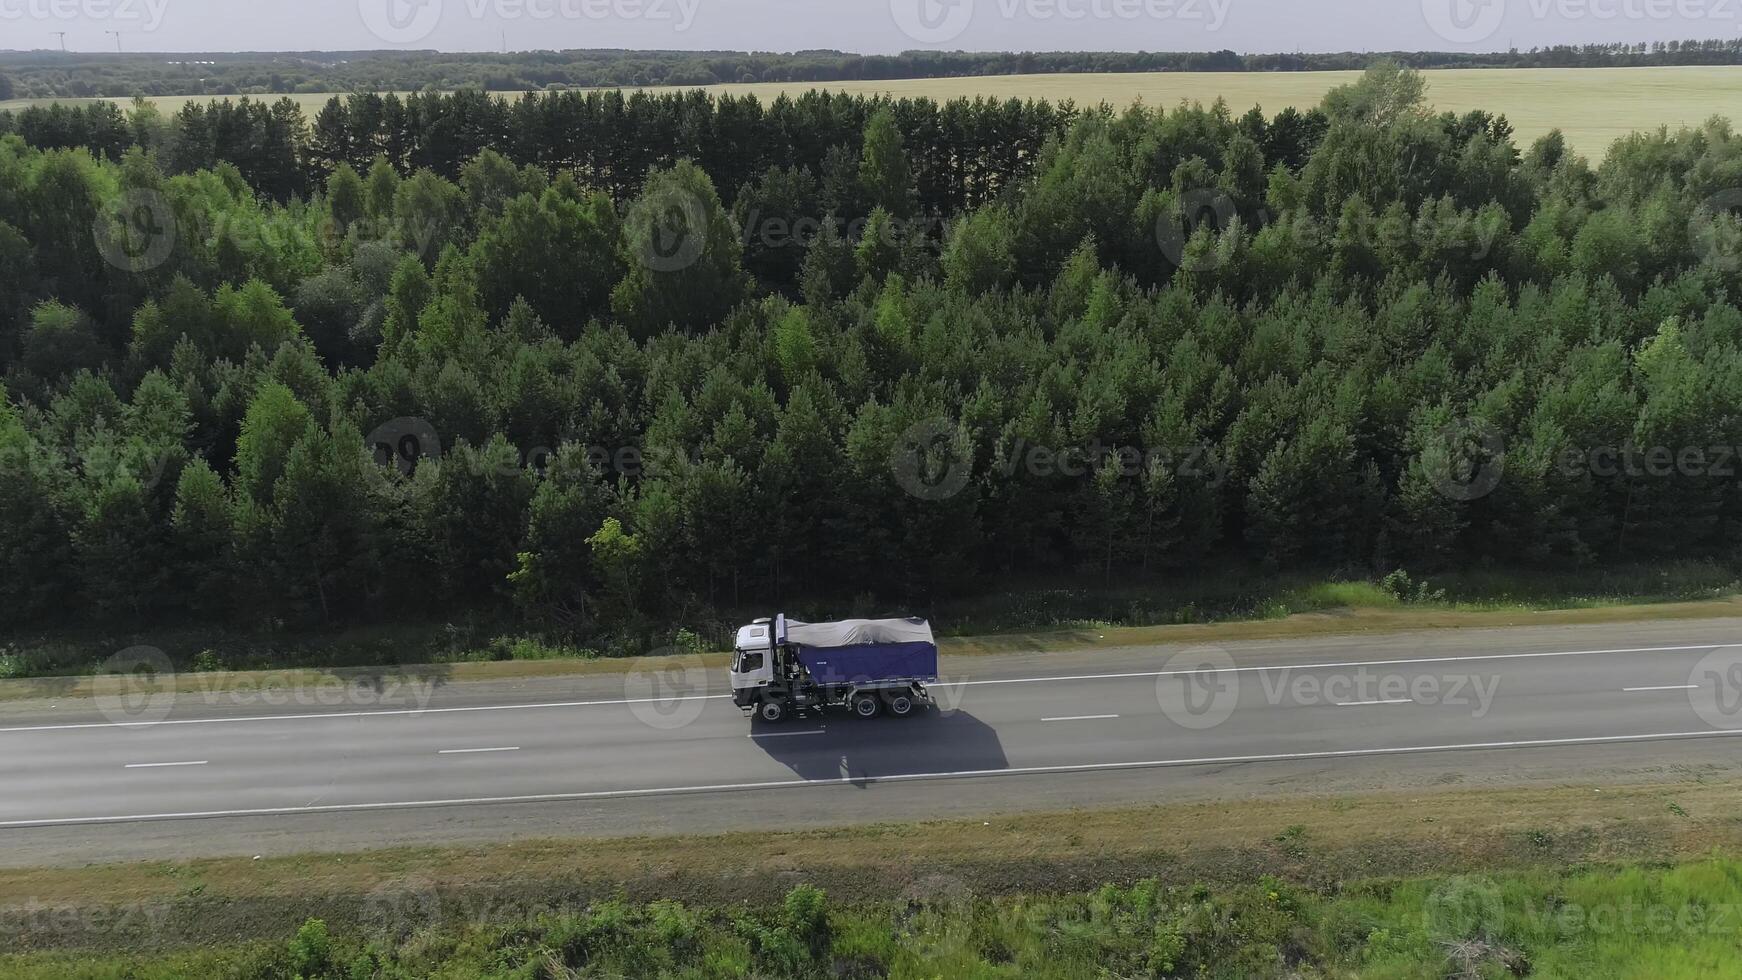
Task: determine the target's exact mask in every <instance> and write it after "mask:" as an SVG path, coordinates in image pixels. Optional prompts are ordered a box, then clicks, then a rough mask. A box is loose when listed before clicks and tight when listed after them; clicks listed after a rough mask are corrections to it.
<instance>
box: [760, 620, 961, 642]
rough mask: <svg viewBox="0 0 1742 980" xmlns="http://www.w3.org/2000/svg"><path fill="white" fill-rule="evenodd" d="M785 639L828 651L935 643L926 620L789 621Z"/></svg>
mask: <svg viewBox="0 0 1742 980" xmlns="http://www.w3.org/2000/svg"><path fill="white" fill-rule="evenodd" d="M786 639H787V641H788V642H790V643H797V644H801V645H803V646H807V647H818V648H823V649H827V648H829V647H850V646H858V645H860V644H864V643H933V644H935V643H936V641H935V640H933V639H932V635H931V624H930V623H928V622H926V621H925V620H923V619H843V620H841V621H840V622H838V623H800V622H795V621H793V620H790V619H789V620H787V621H786Z"/></svg>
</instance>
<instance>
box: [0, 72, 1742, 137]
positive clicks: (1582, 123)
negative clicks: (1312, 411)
mask: <svg viewBox="0 0 1742 980" xmlns="http://www.w3.org/2000/svg"><path fill="white" fill-rule="evenodd" d="M1422 74H1424V75H1425V76H1427V79H1428V86H1429V87H1428V98H1429V100H1430V101H1431V102H1433V103H1434V105H1435V106H1436V107H1438V108H1440V109H1446V110H1451V111H1455V112H1467V111H1469V110H1471V109H1485V110H1488V111H1490V112H1498V113H1504V114H1505V115H1506V117H1507V119H1508V120H1510V121H1511V123H1512V125H1513V128H1514V131H1515V132H1516V133H1517V137H1518V139H1519V140H1520V141H1521V142H1522V143H1524V144H1528V142H1529V141H1530V140H1533V139H1535V138H1536V137H1538V136H1541V135H1542V134H1544V133H1546V132H1548V131H1549V130H1550V129H1554V128H1559V129H1560V130H1561V131H1562V132H1564V133H1565V134H1566V137H1567V141H1568V143H1569V144H1570V145H1571V146H1572V147H1573V148H1574V149H1575V150H1577V151H1578V152H1580V153H1583V154H1585V155H1586V156H1589V157H1591V158H1592V159H1593V160H1597V159H1600V158H1601V157H1602V156H1603V155H1604V153H1606V152H1607V150H1608V148H1609V145H1610V144H1611V143H1613V142H1614V141H1615V140H1617V139H1620V138H1621V137H1623V136H1626V135H1627V134H1628V133H1632V132H1636V131H1642V130H1655V129H1656V128H1657V127H1659V126H1669V127H1670V128H1672V129H1674V128H1677V127H1681V126H1697V125H1699V124H1700V123H1702V122H1704V121H1705V120H1706V119H1707V118H1708V117H1710V116H1714V115H1724V116H1728V115H1731V114H1733V113H1735V112H1736V107H1737V105H1738V104H1742V68H1724V67H1718V68H1710V67H1688V68H1468V69H1439V70H1429V71H1425V72H1423V73H1422ZM1358 76H1359V73H1358V72H1335V71H1328V72H1147V73H1144V72H1138V73H1128V74H1052V75H994V76H980V77H965V78H913V79H894V80H884V81H849V82H830V83H813V82H792V83H784V82H758V83H749V84H728V85H714V86H708V87H707V90H708V91H713V92H732V93H736V94H754V95H756V96H758V97H760V98H762V99H763V100H764V101H768V100H772V99H774V98H775V97H777V96H779V95H782V94H794V93H798V92H804V91H807V90H809V89H813V88H828V89H832V90H836V91H845V92H852V93H864V94H878V93H885V92H887V93H889V94H891V95H894V96H896V97H915V96H922V97H928V98H934V99H949V98H954V97H957V96H967V97H973V96H978V95H987V96H995V97H999V98H1005V97H1012V96H1014V97H1016V98H1025V99H1026V98H1034V99H1049V100H1053V101H1059V100H1063V99H1073V100H1075V101H1076V102H1077V103H1078V104H1093V103H1097V102H1108V103H1111V104H1114V105H1119V106H1123V105H1128V104H1130V103H1132V102H1134V101H1137V100H1139V99H1141V100H1143V101H1144V102H1145V103H1147V104H1149V105H1152V106H1162V107H1164V108H1165V107H1168V106H1172V105H1174V104H1176V103H1178V102H1180V101H1182V100H1192V101H1199V102H1203V103H1205V104H1209V103H1210V102H1213V101H1214V100H1215V99H1217V98H1218V97H1219V98H1224V99H1226V100H1227V102H1228V104H1229V106H1230V107H1232V108H1233V109H1234V111H1236V112H1244V111H1245V110H1246V109H1248V108H1250V107H1252V106H1253V105H1261V106H1263V107H1264V109H1265V111H1266V112H1269V113H1275V112H1278V111H1280V110H1282V109H1283V108H1285V107H1287V106H1294V107H1296V108H1307V107H1310V106H1314V105H1317V104H1318V102H1319V100H1320V99H1322V98H1324V95H1325V93H1326V92H1328V91H1330V90H1331V89H1332V88H1334V87H1336V86H1338V85H1343V84H1347V83H1349V82H1351V81H1353V80H1355V78H1357V77H1358ZM500 94H502V95H503V96H505V97H512V96H514V95H516V94H518V93H500ZM251 97H252V98H265V99H269V100H270V99H277V98H280V97H281V96H273V95H266V96H251ZM330 97H331V96H330V94H325V93H323V94H301V95H292V96H289V98H292V99H294V100H296V102H297V103H298V104H299V105H301V106H302V107H303V110H304V111H305V112H308V113H311V114H312V113H314V112H316V111H318V110H319V109H320V107H321V106H322V105H325V104H326V101H327V99H328V98H330ZM207 99H208V97H207V96H168V97H162V98H158V99H156V100H155V101H156V102H157V104H158V105H159V106H160V107H161V108H162V109H163V110H164V111H166V112H174V111H177V110H179V109H180V108H181V106H182V105H183V104H184V103H186V102H189V101H206V100H207ZM62 101H68V102H78V101H90V100H79V99H68V100H62ZM25 104H27V103H26V102H24V101H15V102H10V103H0V108H8V107H18V106H21V105H25Z"/></svg>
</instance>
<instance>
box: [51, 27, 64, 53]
mask: <svg viewBox="0 0 1742 980" xmlns="http://www.w3.org/2000/svg"><path fill="white" fill-rule="evenodd" d="M49 33H50V34H53V35H54V36H55V37H58V38H60V53H61V54H66V53H67V32H66V31H49Z"/></svg>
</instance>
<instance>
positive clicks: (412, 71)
mask: <svg viewBox="0 0 1742 980" xmlns="http://www.w3.org/2000/svg"><path fill="white" fill-rule="evenodd" d="M1391 57H1393V58H1394V59H1396V60H1398V61H1400V62H1402V63H1403V64H1405V65H1408V66H1409V67H1412V68H1574V67H1579V68H1610V67H1614V68H1622V67H1635V68H1637V67H1646V66H1662V65H1734V64H1738V63H1742V41H1739V40H1737V39H1736V38H1718V39H1712V40H1687V41H1652V42H1634V43H1613V44H1563V45H1553V46H1547V47H1541V48H1531V49H1528V50H1512V51H1502V52H1470V51H1456V52H1454V51H1421V52H1416V51H1410V52H1397V53H1395V54H1393V55H1392V56H1391ZM1373 58H1374V55H1373V54H1372V53H1371V52H1353V51H1345V52H1329V53H1324V52H1298V51H1297V52H1289V53H1276V54H1262V53H1256V54H1237V53H1235V52H1233V51H1225V50H1224V51H1140V52H1129V51H1028V52H1016V53H1006V52H976V51H906V52H903V53H901V54H896V55H865V54H854V53H852V52H846V51H795V52H791V53H785V54H781V53H771V52H744V51H628V50H612V49H588V50H571V51H522V52H513V53H506V54H488V53H479V52H467V53H459V52H446V53H444V52H437V51H300V52H271V53H266V52H257V53H247V52H241V53H237V52H222V53H200V54H182V55H173V56H165V55H161V54H156V55H147V54H121V53H97V52H83V51H80V52H71V53H68V52H62V51H10V52H0V101H5V100H7V99H13V98H19V99H46V98H89V97H96V96H101V97H105V98H111V99H130V98H132V97H134V96H147V97H155V96H166V95H289V94H295V93H311V92H317V93H318V92H365V91H368V92H395V91H397V92H417V91H423V90H426V89H431V90H442V91H447V90H455V89H483V90H485V91H491V92H525V91H537V90H547V89H561V88H616V87H620V86H650V85H678V86H690V85H713V84H716V83H719V82H838V81H849V80H862V79H889V78H945V77H951V76H963V75H1028V74H1051V73H1058V72H1150V71H1330V70H1360V69H1363V68H1365V67H1366V66H1367V65H1368V64H1369V63H1370V62H1371V61H1372V60H1373Z"/></svg>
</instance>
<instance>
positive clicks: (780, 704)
mask: <svg viewBox="0 0 1742 980" xmlns="http://www.w3.org/2000/svg"><path fill="white" fill-rule="evenodd" d="M756 714H757V715H759V716H760V717H761V718H762V720H763V721H766V722H768V723H769V724H770V725H778V724H780V723H781V722H783V721H785V720H786V702H784V701H775V700H773V699H770V700H767V701H764V702H762V705H761V707H759V708H757V709H756Z"/></svg>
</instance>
